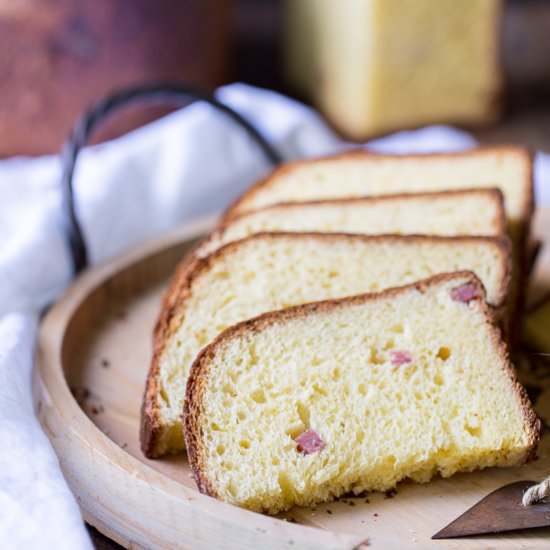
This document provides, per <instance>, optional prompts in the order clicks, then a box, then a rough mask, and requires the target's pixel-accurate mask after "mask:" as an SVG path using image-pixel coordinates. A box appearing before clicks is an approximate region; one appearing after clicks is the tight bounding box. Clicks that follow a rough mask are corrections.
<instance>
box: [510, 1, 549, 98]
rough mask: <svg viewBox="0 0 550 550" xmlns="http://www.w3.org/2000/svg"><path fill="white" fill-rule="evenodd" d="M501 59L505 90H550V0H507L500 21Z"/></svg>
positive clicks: (539, 92) (521, 92) (529, 92)
mask: <svg viewBox="0 0 550 550" xmlns="http://www.w3.org/2000/svg"><path fill="white" fill-rule="evenodd" d="M503 23H504V24H503V45H502V47H503V60H504V70H505V73H506V76H507V81H508V88H509V91H510V92H511V93H512V94H514V96H518V95H526V94H531V95H532V94H538V95H540V96H542V95H545V96H546V98H548V93H549V92H550V0H508V2H507V3H506V10H505V12H504V22H503Z"/></svg>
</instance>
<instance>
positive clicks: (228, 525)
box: [34, 210, 550, 550]
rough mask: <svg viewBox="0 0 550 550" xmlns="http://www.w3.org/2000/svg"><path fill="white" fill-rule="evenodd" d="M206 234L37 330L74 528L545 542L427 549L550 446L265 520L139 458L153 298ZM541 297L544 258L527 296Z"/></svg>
mask: <svg viewBox="0 0 550 550" xmlns="http://www.w3.org/2000/svg"><path fill="white" fill-rule="evenodd" d="M213 223H214V220H213V219H206V220H202V221H198V222H195V223H190V224H187V225H185V226H184V227H181V228H180V229H178V230H177V231H176V232H174V233H172V234H170V235H168V236H164V237H162V238H159V239H157V240H155V241H153V242H151V243H148V244H146V245H143V246H141V247H140V248H138V249H135V250H133V251H131V252H129V253H127V254H125V255H124V256H122V257H120V258H118V259H116V260H114V261H112V262H109V263H107V264H103V265H101V266H98V267H96V268H94V269H91V270H89V271H87V272H86V273H84V274H83V275H82V276H80V277H79V278H78V279H77V280H76V281H75V283H74V284H73V285H72V286H71V288H70V289H69V290H68V291H67V292H66V293H65V295H64V296H63V297H62V298H61V299H60V300H59V301H58V302H57V303H56V304H55V306H53V307H52V308H51V310H50V311H49V312H48V314H47V315H46V317H45V319H44V321H43V323H42V326H41V330H40V335H39V344H38V353H37V368H36V369H35V380H34V387H35V399H36V407H37V413H38V417H39V419H40V421H41V423H42V425H43V427H44V429H45V431H46V433H47V434H48V436H49V438H50V440H51V442H52V444H53V446H54V448H55V450H56V452H57V454H58V456H59V461H60V464H61V468H62V469H63V472H64V474H65V477H66V479H67V481H68V483H69V485H70V486H71V489H72V490H73V491H74V493H75V495H76V497H77V499H78V502H79V504H80V506H81V509H82V513H83V515H84V518H85V519H86V521H88V522H89V523H91V524H92V525H94V526H95V527H97V528H98V529H99V530H100V531H102V532H103V533H105V534H106V535H107V536H109V537H111V538H112V539H114V540H116V541H117V542H119V543H120V544H122V545H123V546H125V547H128V548H130V547H132V548H134V547H137V548H193V549H195V548H201V549H202V548H204V549H207V548H208V549H210V548H221V547H226V548H254V549H256V548H262V549H264V548H265V549H269V548H292V549H296V548H300V549H301V548H327V549H328V548H339V549H350V550H351V549H355V548H361V547H367V546H370V547H373V548H394V547H395V548H400V549H402V548H404V547H419V548H426V547H429V546H434V547H435V546H440V547H445V548H462V547H464V548H468V547H470V548H479V547H481V546H487V545H495V544H498V546H499V547H503V548H505V547H510V548H517V547H518V546H521V545H525V546H530V547H540V546H541V545H543V544H548V543H549V542H550V530H548V529H543V530H537V531H536V532H528V531H525V532H523V533H519V534H507V535H499V536H493V537H488V538H480V537H477V538H475V539H473V540H472V539H469V540H466V539H456V540H440V541H432V540H431V538H430V537H431V536H432V535H433V534H435V533H436V532H437V531H439V530H440V529H441V528H443V527H444V526H445V525H447V524H448V523H449V522H451V521H452V520H453V519H455V518H456V517H457V516H459V515H460V514H461V513H462V512H464V511H465V510H466V509H468V508H469V507H470V506H472V505H473V504H475V503H476V502H477V501H478V500H480V499H481V498H482V497H484V496H485V495H487V494H488V493H489V492H491V491H492V490H494V489H496V488H498V487H500V486H502V485H505V484H506V483H510V482H512V481H517V480H520V479H533V480H538V479H541V478H542V477H544V476H546V475H548V474H550V438H549V437H548V436H546V437H545V438H544V439H543V441H542V443H541V447H540V450H539V456H540V459H539V460H538V461H537V462H534V463H532V464H530V465H528V466H525V467H523V468H513V469H491V470H485V471H482V472H474V473H471V474H460V475H456V476H454V477H452V478H450V479H440V478H437V479H435V480H433V481H432V482H430V483H427V484H422V485H419V484H413V483H407V482H405V483H402V484H400V485H399V487H398V489H397V492H396V493H395V494H393V493H392V494H387V495H384V494H377V493H371V494H368V495H363V496H361V497H353V496H350V497H342V498H341V499H340V500H339V501H337V502H332V503H327V504H323V505H320V506H318V507H317V508H316V509H314V510H313V509H304V508H294V509H292V510H290V511H289V512H287V513H286V514H284V515H281V516H279V517H277V518H274V517H268V516H264V515H261V514H255V513H252V512H249V511H246V510H242V509H239V508H237V507H234V506H230V505H227V504H224V503H222V502H218V501H216V500H214V499H212V498H209V497H206V496H204V495H201V494H200V493H199V492H198V491H197V489H196V486H195V483H194V481H193V479H191V477H190V474H189V466H188V463H187V460H186V457H185V455H183V454H182V455H177V456H172V457H169V458H163V459H156V460H148V459H146V458H145V457H144V456H143V455H142V454H141V451H140V449H139V441H138V434H139V412H140V405H141V397H142V392H143V386H144V381H145V375H146V372H147V369H148V365H149V360H150V356H151V333H152V329H153V326H154V323H155V320H156V316H157V313H158V307H159V298H160V295H161V292H162V290H163V288H164V287H165V284H166V282H167V280H168V278H169V276H170V274H171V273H172V272H173V270H174V268H175V266H176V264H177V263H178V261H179V260H180V259H181V258H182V256H183V254H184V253H185V251H186V250H188V249H189V248H190V247H191V246H192V244H193V243H194V242H195V241H196V239H197V238H198V237H199V236H200V235H202V234H203V233H205V232H206V231H207V230H208V229H209V228H210V227H212V225H213ZM536 225H537V227H538V233H539V234H540V235H544V232H543V229H544V227H550V210H546V211H541V212H539V215H538V219H537V224H536ZM549 289H550V251H549V250H545V251H543V254H542V256H541V257H540V258H539V263H538V267H537V270H536V285H535V291H536V294H538V295H540V294H542V293H544V292H547V291H548V290H549ZM522 376H523V377H524V381H525V382H526V383H528V384H529V385H530V386H535V385H536V386H537V389H538V392H539V394H540V397H539V399H538V402H537V412H538V413H539V415H541V416H542V417H543V418H544V419H545V420H546V419H547V418H550V379H549V380H548V387H546V382H545V379H546V378H547V377H550V370H549V372H548V373H543V375H542V376H541V375H540V372H538V373H533V371H528V370H526V371H525V372H524V373H523V374H522Z"/></svg>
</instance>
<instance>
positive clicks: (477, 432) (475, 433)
mask: <svg viewBox="0 0 550 550" xmlns="http://www.w3.org/2000/svg"><path fill="white" fill-rule="evenodd" d="M464 429H465V430H466V431H467V432H468V433H469V434H470V435H471V436H472V437H480V436H481V426H475V427H474V426H470V425H469V424H466V425H465V426H464Z"/></svg>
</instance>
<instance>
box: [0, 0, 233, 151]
mask: <svg viewBox="0 0 550 550" xmlns="http://www.w3.org/2000/svg"><path fill="white" fill-rule="evenodd" d="M229 3H230V0H0V157H6V156H11V155H39V154H44V153H52V152H56V151H58V150H59V148H60V146H61V144H62V142H63V141H64V139H65V138H66V137H67V135H68V133H69V131H70V128H71V127H72V125H73V123H74V121H75V118H76V117H77V116H78V114H80V113H81V112H82V111H83V110H84V109H85V108H87V107H88V106H89V105H90V104H91V103H92V102H93V101H95V100H97V99H98V98H99V97H101V96H102V95H104V94H105V93H107V92H111V91H113V90H115V89H119V88H121V87H123V86H127V85H131V84H136V83H141V82H149V83H150V82H154V81H159V80H170V81H178V82H185V83H186V84H187V85H194V86H201V87H215V86H217V85H219V84H221V83H223V82H224V81H226V79H227V70H228V69H227V67H228V59H229V24H228V20H229ZM158 112H159V111H158V109H157V110H156V111H155V112H153V111H151V110H147V111H145V112H143V111H136V112H132V113H129V114H127V115H125V116H124V117H123V118H121V119H117V120H116V121H114V122H113V123H110V124H109V123H108V124H107V125H106V127H105V128H104V129H102V131H101V134H100V135H99V136H98V138H100V139H106V138H112V137H115V136H116V135H120V134H122V133H124V132H125V131H127V130H129V129H130V128H133V127H136V126H138V125H140V124H142V123H144V122H146V121H147V120H150V119H151V118H152V117H153V116H154V115H155V114H158Z"/></svg>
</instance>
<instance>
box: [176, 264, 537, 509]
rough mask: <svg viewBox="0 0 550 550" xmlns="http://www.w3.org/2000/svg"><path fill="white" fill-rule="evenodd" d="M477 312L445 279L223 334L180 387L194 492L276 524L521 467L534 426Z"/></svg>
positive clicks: (456, 278)
mask: <svg viewBox="0 0 550 550" xmlns="http://www.w3.org/2000/svg"><path fill="white" fill-rule="evenodd" d="M483 298H484V291H483V286H482V285H481V283H480V282H479V280H478V279H477V278H476V277H475V276H474V275H473V274H469V273H454V274H447V275H442V276H438V277H434V278H432V279H429V280H426V281H423V282H420V283H415V284H412V285H409V286H406V287H403V288H396V289H390V290H385V291H383V292H381V293H379V294H367V295H363V296H356V297H352V298H347V299H340V300H333V301H327V302H319V303H314V304H307V305H303V306H298V307H294V308H289V309H287V310H284V311H277V312H272V313H267V314H265V315H262V316H260V317H257V318H255V319H252V320H248V321H245V322H242V323H240V324H238V325H236V326H233V327H231V328H229V329H228V330H226V331H225V332H224V333H223V334H221V335H220V336H219V337H218V338H216V339H215V340H214V342H212V343H211V344H210V345H208V346H207V347H206V348H205V349H203V351H202V352H201V353H200V355H199V357H198V358H197V360H196V361H195V362H194V364H193V367H192V369H191V374H190V379H189V384H188V386H187V397H186V401H185V408H184V414H183V419H184V433H185V441H186V445H187V449H188V455H189V461H190V465H191V469H192V472H193V475H194V477H195V480H196V482H197V484H198V487H199V489H200V490H201V492H203V493H206V494H209V495H211V496H214V497H216V498H218V499H221V500H224V501H226V502H229V503H232V504H236V505H239V506H243V507H245V508H249V509H251V510H256V511H266V512H269V513H277V512H279V511H281V510H286V509H288V508H290V507H291V506H293V505H302V506H310V505H313V504H315V503H318V502H321V501H326V500H329V499H332V498H333V497H336V496H339V495H341V494H343V493H346V492H349V491H353V492H355V493H359V492H362V491H365V490H367V491H372V490H376V491H387V490H388V489H391V488H393V487H395V485H396V484H397V483H398V482H399V481H401V480H403V479H405V478H410V479H412V480H414V481H417V482H426V481H428V480H429V479H430V478H432V477H433V476H434V475H437V474H440V475H442V476H443V477H448V476H451V475H453V474H454V473H455V472H459V471H471V470H474V469H479V468H486V467H489V466H503V467H506V466H518V465H521V464H523V463H524V462H525V461H527V460H529V459H530V458H532V457H533V456H534V453H535V449H536V446H537V443H538V440H539V429H540V423H539V421H538V420H537V419H536V416H535V414H534V412H533V410H532V408H531V405H530V403H529V399H528V398H527V394H526V392H525V390H524V389H523V388H522V387H521V386H520V384H519V383H518V382H517V379H516V376H515V371H514V368H513V366H512V364H511V363H510V361H509V359H508V354H507V351H506V348H505V345H504V344H503V342H502V340H501V339H500V335H499V331H498V329H496V328H495V327H494V326H493V325H492V322H491V316H490V313H489V310H488V308H487V307H486V305H485V302H484V299H483Z"/></svg>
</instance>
